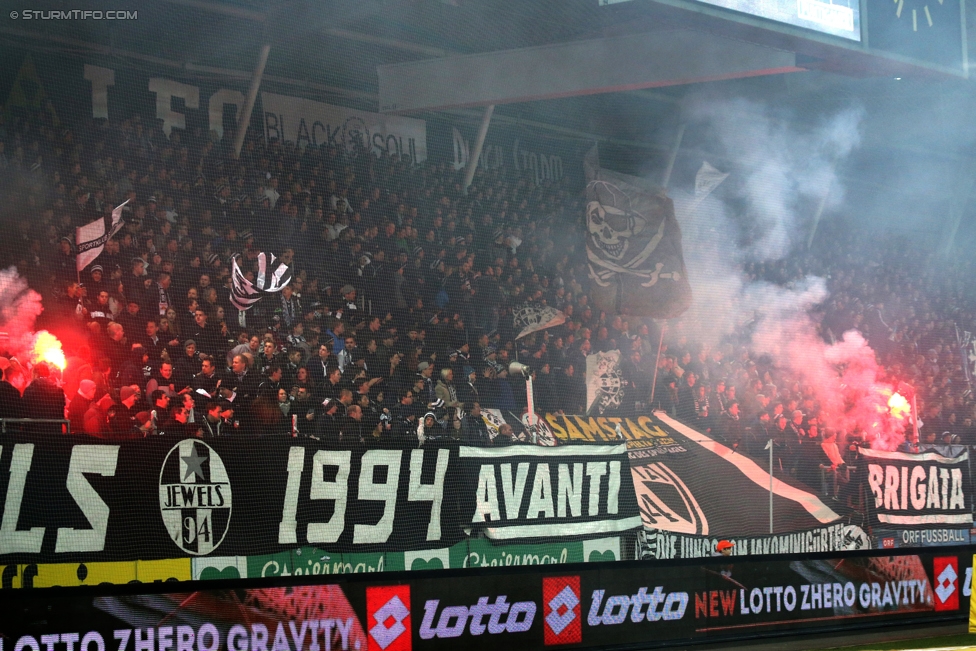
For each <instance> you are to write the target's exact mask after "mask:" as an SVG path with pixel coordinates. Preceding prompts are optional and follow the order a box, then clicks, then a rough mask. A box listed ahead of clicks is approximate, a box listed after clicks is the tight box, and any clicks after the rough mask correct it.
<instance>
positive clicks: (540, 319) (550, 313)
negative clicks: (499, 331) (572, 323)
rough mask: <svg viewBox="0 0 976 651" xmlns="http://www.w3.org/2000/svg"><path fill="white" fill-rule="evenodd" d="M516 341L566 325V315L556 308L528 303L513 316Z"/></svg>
mask: <svg viewBox="0 0 976 651" xmlns="http://www.w3.org/2000/svg"><path fill="white" fill-rule="evenodd" d="M512 319H513V326H514V329H515V332H517V333H518V334H517V335H516V336H515V339H516V340H518V339H521V338H522V337H524V336H526V335H530V334H532V333H533V332H538V331H539V330H545V329H546V328H553V327H555V326H558V325H562V324H564V323H566V315H565V314H563V313H562V312H560V311H559V310H557V309H556V308H554V307H549V306H546V305H532V304H530V303H526V304H524V305H522V306H520V307H518V308H516V309H515V312H514V313H513V314H512Z"/></svg>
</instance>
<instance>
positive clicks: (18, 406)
mask: <svg viewBox="0 0 976 651" xmlns="http://www.w3.org/2000/svg"><path fill="white" fill-rule="evenodd" d="M0 368H2V369H3V380H0V418H23V417H24V412H25V407H24V399H23V397H22V396H21V395H20V391H19V390H18V389H17V387H15V386H14V385H13V383H11V381H10V380H11V379H12V376H13V375H14V372H15V371H14V366H13V365H11V363H10V360H8V359H7V358H6V357H0Z"/></svg>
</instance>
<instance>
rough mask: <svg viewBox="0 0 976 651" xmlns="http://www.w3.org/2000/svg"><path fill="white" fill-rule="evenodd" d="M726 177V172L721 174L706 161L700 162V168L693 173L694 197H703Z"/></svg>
mask: <svg viewBox="0 0 976 651" xmlns="http://www.w3.org/2000/svg"><path fill="white" fill-rule="evenodd" d="M728 177H729V174H728V172H726V173H724V174H723V173H722V172H719V171H718V170H717V169H715V168H714V167H712V166H711V164H710V163H709V162H708V161H704V162H702V166H701V168H700V169H699V170H698V173H697V174H695V197H699V198H701V199H704V198H705V197H707V196H708V195H710V194H711V193H712V191H713V190H715V188H717V187H718V186H720V185H721V184H722V181H724V180H725V179H727V178H728Z"/></svg>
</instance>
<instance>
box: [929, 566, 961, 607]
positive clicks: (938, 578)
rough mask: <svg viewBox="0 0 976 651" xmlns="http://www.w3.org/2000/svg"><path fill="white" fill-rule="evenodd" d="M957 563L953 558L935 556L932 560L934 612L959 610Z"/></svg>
mask: <svg viewBox="0 0 976 651" xmlns="http://www.w3.org/2000/svg"><path fill="white" fill-rule="evenodd" d="M958 563H959V561H958V559H957V558H956V557H955V556H937V557H935V558H934V559H933V560H932V574H934V575H935V609H936V610H959V590H958V581H959V571H958V569H957V568H958V566H959V565H958Z"/></svg>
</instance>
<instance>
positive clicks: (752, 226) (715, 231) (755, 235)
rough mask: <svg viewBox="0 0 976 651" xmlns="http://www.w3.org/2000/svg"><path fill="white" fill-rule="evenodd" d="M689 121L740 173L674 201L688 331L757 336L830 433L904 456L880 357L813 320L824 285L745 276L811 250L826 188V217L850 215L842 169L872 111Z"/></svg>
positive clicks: (756, 343)
mask: <svg viewBox="0 0 976 651" xmlns="http://www.w3.org/2000/svg"><path fill="white" fill-rule="evenodd" d="M691 114H692V116H693V117H694V118H695V119H696V120H699V121H701V123H702V124H703V126H705V128H706V130H707V132H708V133H709V134H711V135H712V137H714V138H715V142H716V143H717V144H718V145H719V146H720V148H721V149H722V150H723V151H724V155H725V157H726V158H727V159H728V160H732V161H735V163H734V164H735V168H734V169H731V170H723V171H729V172H731V176H730V178H729V179H728V180H727V181H726V184H725V185H724V186H722V187H721V188H720V190H719V191H717V192H715V193H714V194H713V195H712V196H709V197H707V198H705V199H704V200H702V199H700V198H696V197H694V196H692V195H690V194H686V193H682V192H680V191H674V192H672V195H673V198H674V201H675V211H676V213H677V216H678V221H679V223H680V224H681V227H682V238H683V245H684V246H683V248H684V254H685V263H686V265H687V268H688V275H689V278H690V280H691V284H692V289H693V293H694V300H693V304H692V307H691V308H690V309H689V311H688V313H686V314H685V316H684V317H683V318H682V324H681V331H682V332H684V333H687V334H688V335H689V339H690V340H691V341H696V342H701V343H705V344H708V345H711V346H713V347H714V346H716V345H718V344H719V343H720V342H722V340H723V339H724V338H725V337H726V336H727V335H729V334H731V333H732V332H733V331H734V330H736V329H739V330H741V329H742V328H743V326H748V329H749V330H751V332H752V336H751V339H750V341H749V342H748V346H749V348H750V350H751V352H752V353H753V354H755V355H758V356H763V355H766V356H769V357H770V358H771V359H772V360H773V362H774V364H775V365H776V366H777V367H778V368H780V369H781V370H782V371H783V372H784V374H785V375H786V376H788V377H790V378H793V379H796V380H799V381H800V382H801V384H803V385H804V386H806V387H808V388H809V389H810V390H812V391H813V392H814V394H815V396H816V399H817V401H818V403H819V404H820V405H821V409H822V411H823V414H824V416H825V418H826V423H827V425H828V426H831V427H836V428H837V429H838V430H839V431H842V432H846V433H849V432H853V431H854V430H855V429H861V430H864V431H866V432H868V434H869V436H871V435H873V436H877V437H879V438H878V440H877V441H876V442H875V445H876V446H877V447H883V448H887V449H892V448H894V447H896V446H897V444H898V443H899V442H900V441H901V440H903V435H904V427H905V423H904V422H901V421H897V419H895V420H893V419H892V418H891V417H889V416H888V415H887V413H886V406H887V404H886V403H887V396H888V395H890V392H889V393H888V394H887V395H886V394H885V390H886V387H885V385H884V384H883V383H881V382H880V378H881V376H882V375H883V369H882V368H881V367H880V366H879V365H878V364H877V362H876V360H875V355H874V352H873V351H872V350H871V349H870V347H869V346H868V344H867V342H866V341H865V340H864V338H863V337H862V336H861V335H860V334H859V333H856V332H852V333H847V334H846V335H844V336H843V337H842V339H841V340H840V341H838V342H837V343H836V344H833V345H830V344H828V343H826V342H825V341H824V339H823V337H822V336H821V333H820V332H819V331H818V327H817V323H816V322H815V321H814V319H813V318H812V316H811V314H810V311H811V309H812V308H814V307H815V306H817V305H818V304H821V303H823V302H824V301H825V300H826V299H827V298H828V290H827V284H826V281H825V280H824V279H823V278H819V277H815V276H808V277H806V278H804V279H802V280H800V281H797V282H794V283H791V284H790V285H789V286H780V285H776V284H773V283H768V282H764V281H754V280H750V279H749V278H748V277H747V276H746V275H745V273H744V272H743V267H742V265H743V264H745V263H748V262H764V261H770V260H779V259H782V258H784V257H786V256H788V255H790V254H792V253H795V252H796V249H797V247H798V246H800V245H803V246H805V243H806V236H807V234H808V233H807V231H806V230H805V227H807V228H808V227H809V221H810V216H811V212H812V210H814V209H815V207H816V204H817V203H818V202H819V201H821V200H822V199H823V196H824V193H825V192H827V191H828V189H829V200H828V202H827V206H826V208H827V209H831V208H837V207H840V206H842V205H843V200H844V191H845V188H844V184H843V182H842V180H841V179H840V177H839V176H838V173H837V169H838V166H839V165H840V164H842V163H843V161H844V159H845V158H846V157H847V156H848V155H849V154H850V153H851V152H852V150H853V149H854V148H855V147H857V146H858V143H859V142H860V121H861V118H862V114H863V111H861V110H860V109H850V110H846V111H843V112H841V113H838V114H837V115H833V116H827V117H825V119H824V120H823V121H822V122H821V123H820V124H818V125H813V126H811V127H808V128H798V127H797V126H796V124H795V122H793V121H790V120H787V119H774V117H773V115H772V112H771V110H770V109H769V108H768V107H765V106H763V105H759V104H755V103H752V102H749V101H746V100H731V101H720V102H710V103H704V102H703V103H700V104H697V105H696V106H695V107H694V108H693V109H692V110H691ZM744 227H745V228H746V229H749V232H748V233H746V237H743V229H744ZM801 243H802V244H801Z"/></svg>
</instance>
